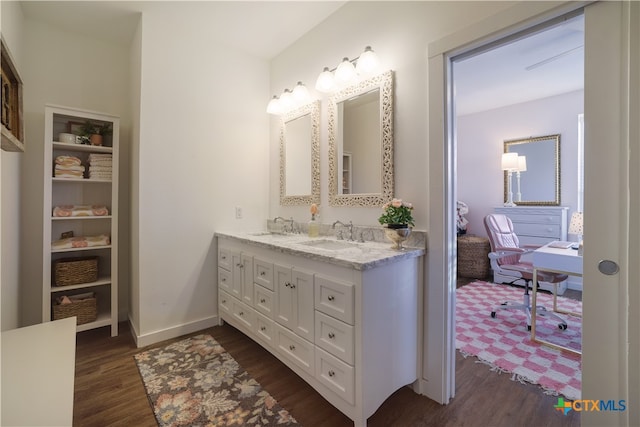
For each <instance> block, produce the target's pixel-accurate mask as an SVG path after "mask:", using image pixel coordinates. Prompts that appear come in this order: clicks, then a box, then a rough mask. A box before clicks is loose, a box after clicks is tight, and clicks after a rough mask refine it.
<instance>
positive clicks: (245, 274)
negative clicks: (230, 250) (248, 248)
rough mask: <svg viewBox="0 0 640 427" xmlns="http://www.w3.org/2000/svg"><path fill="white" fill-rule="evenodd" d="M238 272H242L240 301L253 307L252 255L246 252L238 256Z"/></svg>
mask: <svg viewBox="0 0 640 427" xmlns="http://www.w3.org/2000/svg"><path fill="white" fill-rule="evenodd" d="M240 263H241V265H242V266H241V267H240V272H241V273H242V279H241V281H242V302H244V303H245V304H247V305H248V306H250V307H253V257H252V256H250V255H247V254H242V255H241V256H240Z"/></svg>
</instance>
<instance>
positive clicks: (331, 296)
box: [327, 295, 336, 301]
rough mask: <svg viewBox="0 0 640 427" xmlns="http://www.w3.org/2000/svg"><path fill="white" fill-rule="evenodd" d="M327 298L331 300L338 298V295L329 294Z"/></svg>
mask: <svg viewBox="0 0 640 427" xmlns="http://www.w3.org/2000/svg"><path fill="white" fill-rule="evenodd" d="M327 299H328V300H329V301H333V300H334V299H336V297H334V296H333V295H329V296H328V297H327Z"/></svg>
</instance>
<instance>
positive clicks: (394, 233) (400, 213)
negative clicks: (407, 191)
mask: <svg viewBox="0 0 640 427" xmlns="http://www.w3.org/2000/svg"><path fill="white" fill-rule="evenodd" d="M382 211H383V214H382V215H381V216H380V218H378V222H379V223H380V224H382V225H384V226H385V230H384V232H385V235H386V236H387V238H388V239H389V240H391V241H392V242H393V243H394V245H393V246H392V249H396V250H402V249H403V248H402V243H403V242H404V241H405V240H407V238H408V237H409V234H411V227H413V226H414V225H415V224H414V221H413V215H412V211H413V206H412V205H411V203H407V202H403V201H402V199H393V200H391V201H390V202H387V203H385V204H384V205H382Z"/></svg>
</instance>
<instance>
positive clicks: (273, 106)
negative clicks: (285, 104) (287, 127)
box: [267, 95, 282, 115]
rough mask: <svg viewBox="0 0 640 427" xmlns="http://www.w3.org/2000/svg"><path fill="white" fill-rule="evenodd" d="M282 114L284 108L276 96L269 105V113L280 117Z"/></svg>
mask: <svg viewBox="0 0 640 427" xmlns="http://www.w3.org/2000/svg"><path fill="white" fill-rule="evenodd" d="M281 112H282V107H281V106H280V100H279V99H278V97H277V96H276V95H273V98H271V101H269V104H267V113H269V114H275V115H278V114H280V113H281Z"/></svg>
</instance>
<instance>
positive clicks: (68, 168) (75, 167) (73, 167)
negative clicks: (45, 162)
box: [56, 165, 85, 172]
mask: <svg viewBox="0 0 640 427" xmlns="http://www.w3.org/2000/svg"><path fill="white" fill-rule="evenodd" d="M56 170H57V171H79V172H84V171H85V167H84V166H78V165H56Z"/></svg>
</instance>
